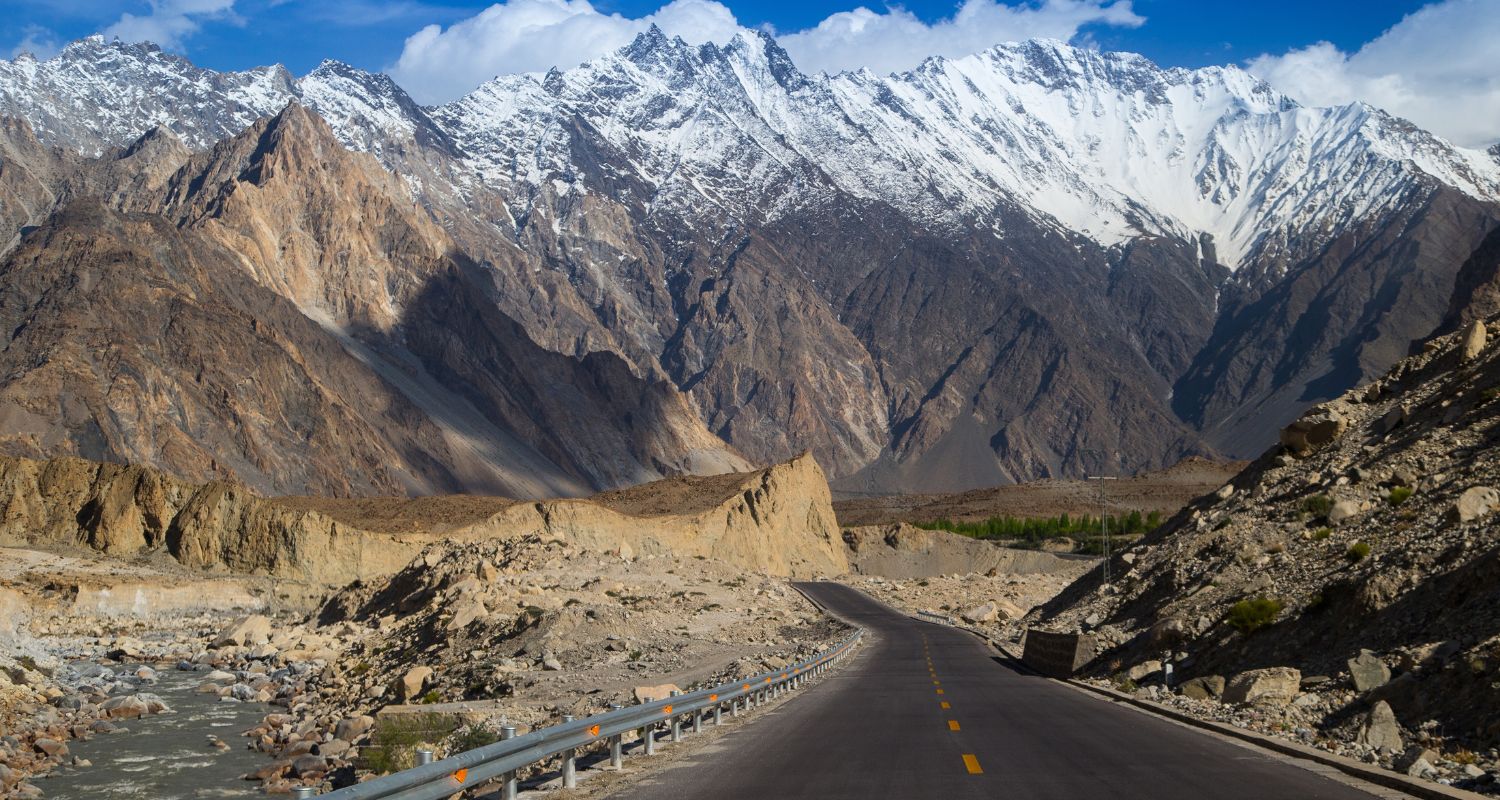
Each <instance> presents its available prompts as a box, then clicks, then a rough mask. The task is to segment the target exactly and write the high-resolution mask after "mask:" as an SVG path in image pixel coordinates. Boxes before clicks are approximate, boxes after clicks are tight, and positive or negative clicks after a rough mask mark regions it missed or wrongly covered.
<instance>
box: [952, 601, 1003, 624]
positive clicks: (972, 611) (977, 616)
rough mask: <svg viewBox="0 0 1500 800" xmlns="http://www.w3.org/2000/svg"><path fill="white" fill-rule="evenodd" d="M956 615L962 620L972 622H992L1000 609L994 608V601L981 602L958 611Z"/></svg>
mask: <svg viewBox="0 0 1500 800" xmlns="http://www.w3.org/2000/svg"><path fill="white" fill-rule="evenodd" d="M958 616H959V617H960V618H961V619H963V621H964V622H970V623H974V624H979V623H984V622H994V621H995V620H996V619H998V618H999V616H1000V610H999V609H997V608H995V604H994V603H982V604H980V605H977V606H973V607H972V608H966V609H964V610H963V611H961V612H959V614H958Z"/></svg>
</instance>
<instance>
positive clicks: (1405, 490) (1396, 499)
mask: <svg viewBox="0 0 1500 800" xmlns="http://www.w3.org/2000/svg"><path fill="white" fill-rule="evenodd" d="M1385 499H1386V502H1388V503H1390V504H1391V505H1393V506H1399V505H1401V504H1402V503H1405V502H1406V501H1407V500H1410V499H1411V487H1410V486H1397V487H1395V488H1393V489H1391V493H1390V494H1388V495H1386V497H1385Z"/></svg>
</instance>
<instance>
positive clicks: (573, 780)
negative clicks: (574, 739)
mask: <svg viewBox="0 0 1500 800" xmlns="http://www.w3.org/2000/svg"><path fill="white" fill-rule="evenodd" d="M562 721H563V723H564V724H566V723H569V722H572V721H573V715H572V714H564V715H563V718H562ZM562 781H563V788H564V789H575V788H577V787H578V751H577V750H575V749H574V748H571V747H569V748H568V749H566V750H564V751H563V754H562Z"/></svg>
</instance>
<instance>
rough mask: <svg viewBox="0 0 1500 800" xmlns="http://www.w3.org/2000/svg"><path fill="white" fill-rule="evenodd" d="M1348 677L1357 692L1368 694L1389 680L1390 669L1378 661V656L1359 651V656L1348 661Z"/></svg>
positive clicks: (1366, 651) (1367, 651)
mask: <svg viewBox="0 0 1500 800" xmlns="http://www.w3.org/2000/svg"><path fill="white" fill-rule="evenodd" d="M1348 663H1349V677H1350V678H1351V679H1352V680H1353V681H1354V688H1355V689H1356V690H1357V691H1361V692H1368V691H1370V690H1371V689H1378V688H1380V687H1381V686H1384V685H1386V684H1387V683H1389V682H1390V680H1391V668H1390V667H1387V666H1386V665H1385V662H1384V661H1381V660H1380V656H1377V655H1375V654H1374V653H1372V652H1370V651H1369V650H1361V651H1359V655H1357V656H1355V657H1354V658H1351V659H1349V662H1348Z"/></svg>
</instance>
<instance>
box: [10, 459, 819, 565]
mask: <svg viewBox="0 0 1500 800" xmlns="http://www.w3.org/2000/svg"><path fill="white" fill-rule="evenodd" d="M0 497H3V505H0V544H9V545H45V546H74V547H88V548H92V549H94V550H98V551H102V552H105V553H109V554H111V555H118V556H134V555H140V554H145V553H153V552H164V553H166V554H168V555H170V556H172V557H174V558H176V559H177V560H178V561H179V562H181V563H182V564H184V565H186V566H189V567H193V568H198V569H209V570H229V571H233V572H238V573H256V574H268V575H274V576H278V577H284V578H294V579H299V580H307V581H313V582H316V583H325V584H328V583H332V584H344V583H348V582H349V581H353V580H361V579H363V580H370V579H373V578H377V577H379V576H382V575H389V574H391V573H393V572H395V571H396V570H398V569H400V568H401V567H402V566H404V565H405V564H407V563H408V562H409V561H411V560H412V558H413V557H414V556H415V555H416V554H417V553H418V552H420V551H421V550H422V549H423V548H424V547H426V546H427V545H429V544H431V543H433V542H434V541H438V540H452V541H460V542H472V541H480V540H489V539H510V538H516V537H523V536H540V537H542V538H544V539H546V540H554V539H555V540H558V541H566V542H569V543H570V544H572V545H574V546H577V547H581V548H585V549H588V550H591V551H594V552H613V553H616V554H618V555H622V556H624V557H627V558H630V557H635V556H637V555H667V554H675V555H677V556H679V557H683V558H690V557H694V556H702V557H705V558H713V559H716V560H719V561H722V562H724V563H727V564H733V565H736V566H738V567H740V568H742V569H748V570H754V571H757V572H764V573H768V574H772V575H783V576H786V575H790V576H799V577H811V576H815V575H837V574H842V573H844V572H846V571H847V570H848V560H847V556H846V554H845V547H844V543H843V541H842V539H841V538H840V532H839V528H838V522H837V520H836V519H835V518H834V516H833V508H832V505H831V503H830V500H829V493H828V484H827V480H826V478H825V477H824V475H823V471H822V469H821V468H820V467H819V466H818V464H817V462H816V461H814V460H813V459H812V457H811V456H802V457H800V458H797V459H794V460H793V461H790V462H788V463H786V464H780V465H777V466H773V467H769V468H767V469H763V470H758V471H754V472H746V473H737V474H732V475H723V476H714V477H708V478H677V479H672V480H668V481H665V482H659V483H650V484H645V485H642V486H637V487H633V488H632V489H629V490H622V491H619V492H611V493H607V494H604V495H600V496H599V497H597V498H595V499H590V500H569V499H556V500H547V501H543V502H517V501H513V500H508V499H504V498H473V497H463V496H460V497H452V498H426V499H418V500H407V499H404V498H388V499H384V500H349V501H336V500H328V499H317V500H310V499H308V498H288V499H284V500H279V499H276V498H266V497H263V496H261V495H258V494H257V493H255V492H254V491H253V490H251V489H249V488H247V487H245V486H243V485H240V484H235V483H231V482H227V481H216V482H211V483H206V484H190V483H186V482H183V481H180V480H177V479H175V478H172V477H170V476H167V475H165V474H163V473H161V472H160V471H158V470H154V469H151V468H146V467H138V466H130V467H126V466H119V465H115V464H107V463H97V462H88V461H83V460H81V459H70V458H63V459H53V460H49V461H33V460H29V459H21V458H4V459H0ZM408 504H413V505H415V506H416V507H417V509H418V510H417V512H416V513H413V512H412V511H411V510H410V509H406V508H405V507H406V506H407V505H408ZM414 516H415V517H418V518H420V519H422V520H426V521H427V522H426V523H425V524H420V525H415V526H412V525H407V524H403V522H402V521H403V520H410V519H412V518H413V517H414ZM433 520H436V521H437V522H434V521H433ZM443 520H446V522H442V521H443ZM393 521H394V522H396V524H395V525H394V526H393V525H392V524H390V523H391V522H393Z"/></svg>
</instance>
